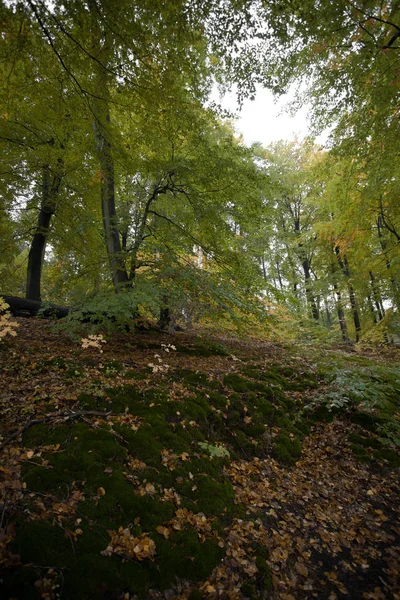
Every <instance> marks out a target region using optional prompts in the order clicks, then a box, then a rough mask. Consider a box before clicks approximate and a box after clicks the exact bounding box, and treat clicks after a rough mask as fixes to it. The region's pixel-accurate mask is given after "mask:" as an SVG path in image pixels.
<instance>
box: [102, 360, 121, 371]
mask: <svg viewBox="0 0 400 600" xmlns="http://www.w3.org/2000/svg"><path fill="white" fill-rule="evenodd" d="M123 368H124V365H123V364H122V362H121V361H120V360H115V359H111V360H106V361H104V362H103V363H102V365H101V367H100V370H101V371H103V372H105V373H107V372H112V373H119V372H121V371H122V370H123Z"/></svg>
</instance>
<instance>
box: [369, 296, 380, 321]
mask: <svg viewBox="0 0 400 600" xmlns="http://www.w3.org/2000/svg"><path fill="white" fill-rule="evenodd" d="M367 304H368V308H369V312H370V313H371V317H372V320H373V322H374V323H375V324H376V323H378V319H377V316H376V312H375V310H374V305H373V304H372V298H371V294H368V296H367Z"/></svg>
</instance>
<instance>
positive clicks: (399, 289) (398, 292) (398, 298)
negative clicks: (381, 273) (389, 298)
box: [377, 217, 400, 310]
mask: <svg viewBox="0 0 400 600" xmlns="http://www.w3.org/2000/svg"><path fill="white" fill-rule="evenodd" d="M377 226H378V238H379V243H380V246H381V248H382V252H383V254H384V256H385V261H386V268H387V269H388V270H389V273H390V283H391V286H392V292H393V304H394V305H395V306H396V307H397V308H398V310H400V285H399V283H398V281H396V280H395V279H394V277H393V275H392V269H391V266H390V260H389V257H388V250H387V243H386V241H385V239H384V237H383V233H382V227H384V223H383V222H382V217H378V221H377Z"/></svg>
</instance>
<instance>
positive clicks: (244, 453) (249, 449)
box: [234, 429, 257, 458]
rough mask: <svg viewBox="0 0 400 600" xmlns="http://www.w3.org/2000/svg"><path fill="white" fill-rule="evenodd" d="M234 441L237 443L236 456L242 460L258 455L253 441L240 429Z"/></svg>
mask: <svg viewBox="0 0 400 600" xmlns="http://www.w3.org/2000/svg"><path fill="white" fill-rule="evenodd" d="M234 439H235V441H236V454H238V455H239V456H240V458H248V457H249V456H255V455H256V454H257V448H256V446H255V445H254V444H252V443H251V440H250V438H249V437H247V435H246V434H245V433H243V431H241V430H240V429H239V430H237V431H236V432H235V436H234Z"/></svg>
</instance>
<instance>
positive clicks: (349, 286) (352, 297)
mask: <svg viewBox="0 0 400 600" xmlns="http://www.w3.org/2000/svg"><path fill="white" fill-rule="evenodd" d="M335 253H336V257H337V260H338V263H339V266H340V268H341V269H342V271H343V273H344V275H345V277H346V279H347V289H348V290H349V299H350V305H351V312H352V314H353V321H354V327H355V330H356V342H358V341H359V339H360V333H361V322H360V316H359V313H358V305H357V298H356V294H355V291H354V288H353V285H352V283H351V280H350V268H349V263H348V261H347V257H346V255H344V256H343V258H342V257H341V255H340V248H339V246H335Z"/></svg>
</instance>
